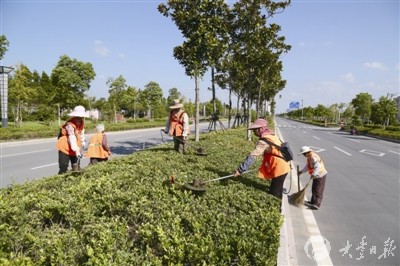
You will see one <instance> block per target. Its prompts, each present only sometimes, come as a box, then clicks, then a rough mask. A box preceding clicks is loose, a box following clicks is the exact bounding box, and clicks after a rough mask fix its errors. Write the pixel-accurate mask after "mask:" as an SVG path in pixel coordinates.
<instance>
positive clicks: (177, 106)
mask: <svg viewBox="0 0 400 266" xmlns="http://www.w3.org/2000/svg"><path fill="white" fill-rule="evenodd" d="M182 107H183V104H181V103H180V102H179V99H177V100H174V101H173V103H172V105H171V106H170V107H169V109H179V108H182Z"/></svg>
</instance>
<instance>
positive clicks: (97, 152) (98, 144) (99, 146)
mask: <svg viewBox="0 0 400 266" xmlns="http://www.w3.org/2000/svg"><path fill="white" fill-rule="evenodd" d="M103 136H104V134H103V133H96V134H94V135H93V136H92V138H91V139H90V143H89V148H88V151H87V153H86V154H85V157H90V158H102V159H105V158H108V156H109V153H108V151H106V150H105V149H104V148H103Z"/></svg>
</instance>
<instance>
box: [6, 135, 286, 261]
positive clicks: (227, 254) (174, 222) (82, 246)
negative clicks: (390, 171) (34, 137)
mask: <svg viewBox="0 0 400 266" xmlns="http://www.w3.org/2000/svg"><path fill="white" fill-rule="evenodd" d="M245 131H246V130H245V129H235V130H228V131H224V132H223V131H218V132H212V133H208V134H203V135H202V136H201V141H200V142H191V143H192V144H193V145H196V146H201V147H202V148H203V149H204V150H206V151H207V154H208V155H207V156H198V155H196V153H195V150H194V149H190V150H189V154H186V155H181V154H178V153H176V152H174V151H173V149H172V145H171V144H170V143H167V144H164V145H161V146H158V147H154V148H152V149H148V150H143V151H139V152H136V153H134V154H132V155H129V156H125V157H121V158H116V159H113V160H111V161H109V162H107V163H102V164H98V165H96V166H93V167H89V168H86V170H85V171H84V173H83V174H82V175H68V174H65V175H56V176H52V177H47V178H44V179H42V180H37V181H33V182H31V183H26V184H24V185H14V186H11V187H8V188H4V189H1V190H0V265H276V261H277V253H278V247H279V231H280V227H281V224H282V221H283V217H282V216H281V214H280V212H279V204H280V203H279V201H278V200H277V199H275V198H273V197H272V196H270V195H269V194H267V190H268V186H269V182H266V181H264V180H261V179H259V178H257V177H256V173H255V172H253V173H251V174H247V175H244V176H241V177H237V178H230V179H224V180H223V181H217V182H210V183H207V191H206V192H194V191H190V190H186V189H184V186H183V185H184V184H185V183H186V182H191V181H192V180H193V179H194V178H201V179H202V180H208V179H214V178H218V177H220V176H225V175H229V174H231V173H232V172H233V171H234V170H235V168H236V167H237V165H238V164H239V163H240V162H241V161H242V160H243V159H244V158H245V156H246V155H247V153H248V152H249V151H250V150H251V149H252V148H253V147H254V143H251V142H248V141H246V132H245ZM258 165H259V162H258V163H256V164H255V167H256V166H258ZM171 181H173V182H171Z"/></svg>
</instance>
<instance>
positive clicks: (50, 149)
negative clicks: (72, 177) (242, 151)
mask: <svg viewBox="0 0 400 266" xmlns="http://www.w3.org/2000/svg"><path fill="white" fill-rule="evenodd" d="M208 126H209V123H200V125H199V130H200V132H204V131H208ZM160 129H161V127H159V128H149V129H137V130H129V131H121V132H106V134H107V140H108V142H109V146H110V148H111V153H112V156H111V157H110V159H111V160H112V159H113V158H117V157H119V156H124V155H128V154H132V153H133V152H136V151H139V150H142V149H147V148H149V147H151V146H154V145H159V144H161V143H163V141H172V138H171V137H169V136H167V135H165V134H163V136H161V132H160ZM162 129H164V128H162ZM215 129H216V130H221V126H220V125H219V124H218V125H216V127H215ZM194 130H195V128H194V125H193V126H191V131H192V133H191V134H192V135H194ZM212 130H214V127H212ZM91 136H92V134H87V135H86V139H87V141H89V140H90V137H91ZM88 164H89V159H88V158H82V159H81V167H85V166H87V165H88ZM0 166H1V170H0V188H5V187H7V186H9V185H10V184H22V183H24V182H27V181H32V180H35V179H40V178H43V177H47V176H53V175H56V174H57V173H58V151H57V149H56V139H55V138H49V139H36V140H27V141H13V142H4V143H0Z"/></svg>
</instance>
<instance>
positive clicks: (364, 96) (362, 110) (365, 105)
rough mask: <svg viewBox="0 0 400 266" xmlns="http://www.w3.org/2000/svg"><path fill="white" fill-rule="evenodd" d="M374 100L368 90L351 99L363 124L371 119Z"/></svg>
mask: <svg viewBox="0 0 400 266" xmlns="http://www.w3.org/2000/svg"><path fill="white" fill-rule="evenodd" d="M373 101H374V100H373V98H372V96H371V95H370V94H369V93H367V92H361V93H359V94H357V95H356V97H355V98H354V99H352V100H351V104H352V105H353V106H354V112H355V114H356V115H358V116H359V117H360V118H361V125H364V122H365V121H369V117H370V116H371V106H372V102H373Z"/></svg>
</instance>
